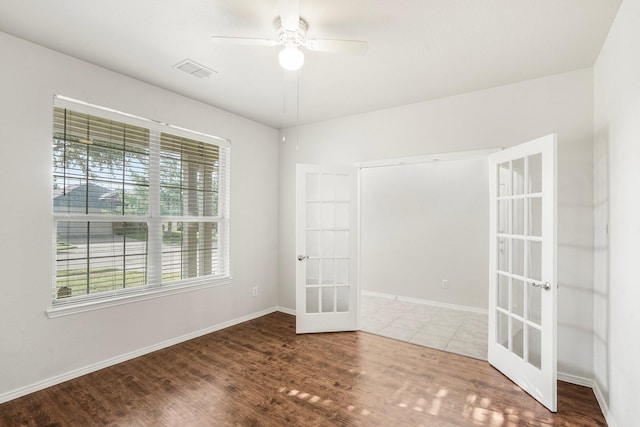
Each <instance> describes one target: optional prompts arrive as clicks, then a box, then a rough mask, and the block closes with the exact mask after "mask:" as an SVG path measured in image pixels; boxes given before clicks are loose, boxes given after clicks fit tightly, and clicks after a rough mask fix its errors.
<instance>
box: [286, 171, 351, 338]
mask: <svg viewBox="0 0 640 427" xmlns="http://www.w3.org/2000/svg"><path fill="white" fill-rule="evenodd" d="M356 184H357V182H356V174H355V171H354V170H352V168H336V167H321V166H311V165H298V173H297V182H296V186H297V196H296V209H297V217H296V218H297V224H296V241H297V244H296V245H297V250H298V263H297V273H296V274H297V280H296V282H297V283H296V323H297V331H298V333H303V332H324V331H338V330H355V329H356V328H357V300H356V299H357V289H356V286H355V285H356V275H355V265H356V264H355V262H354V260H355V259H356V252H355V251H356V246H357V245H356V242H357V241H356V240H355V238H356V235H355V228H354V223H355V222H356V218H355V213H356V209H355V208H356V207H355V204H354V199H355V198H354V195H355V194H356V193H357V191H356Z"/></svg>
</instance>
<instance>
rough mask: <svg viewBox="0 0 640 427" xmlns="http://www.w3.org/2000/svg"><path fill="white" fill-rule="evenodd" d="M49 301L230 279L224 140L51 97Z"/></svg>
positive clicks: (104, 297)
mask: <svg viewBox="0 0 640 427" xmlns="http://www.w3.org/2000/svg"><path fill="white" fill-rule="evenodd" d="M53 116H54V120H53V122H54V126H53V176H52V184H53V219H54V231H53V234H54V236H55V263H56V264H55V277H54V281H53V282H54V283H53V305H54V307H55V306H57V305H65V304H73V303H74V302H75V303H83V302H86V301H94V300H108V299H112V298H114V297H121V296H125V295H137V294H144V293H148V292H158V291H161V290H163V289H175V288H178V287H189V286H194V285H202V284H207V285H215V284H221V283H225V282H228V279H229V277H230V272H229V255H228V254H229V156H230V144H229V142H228V141H227V140H223V139H221V138H216V137H212V136H208V135H204V134H200V133H196V132H192V131H187V130H185V129H181V128H176V127H172V126H170V125H166V124H161V123H157V122H154V121H151V120H146V119H142V118H138V117H133V116H131V115H127V114H123V113H119V112H116V111H113V110H108V109H104V108H101V107H97V106H92V105H87V104H84V103H79V102H76V101H73V100H70V99H67V98H62V97H56V99H55V103H54V111H53Z"/></svg>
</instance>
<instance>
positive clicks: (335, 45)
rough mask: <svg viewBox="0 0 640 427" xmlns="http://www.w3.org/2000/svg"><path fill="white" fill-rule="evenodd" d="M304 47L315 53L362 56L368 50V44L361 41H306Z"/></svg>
mask: <svg viewBox="0 0 640 427" xmlns="http://www.w3.org/2000/svg"><path fill="white" fill-rule="evenodd" d="M305 46H306V47H307V49H309V50H313V51H316V52H334V53H346V54H350V55H364V54H365V53H367V50H368V49H369V43H367V42H365V41H362V40H329V39H314V40H307V42H306V43H305Z"/></svg>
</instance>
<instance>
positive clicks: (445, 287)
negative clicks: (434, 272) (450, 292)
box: [442, 279, 449, 289]
mask: <svg viewBox="0 0 640 427" xmlns="http://www.w3.org/2000/svg"><path fill="white" fill-rule="evenodd" d="M442 288H443V289H449V281H448V280H447V279H443V280H442Z"/></svg>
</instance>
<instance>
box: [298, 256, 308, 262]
mask: <svg viewBox="0 0 640 427" xmlns="http://www.w3.org/2000/svg"><path fill="white" fill-rule="evenodd" d="M307 258H309V257H308V256H307V255H298V261H304V260H305V259H307Z"/></svg>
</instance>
